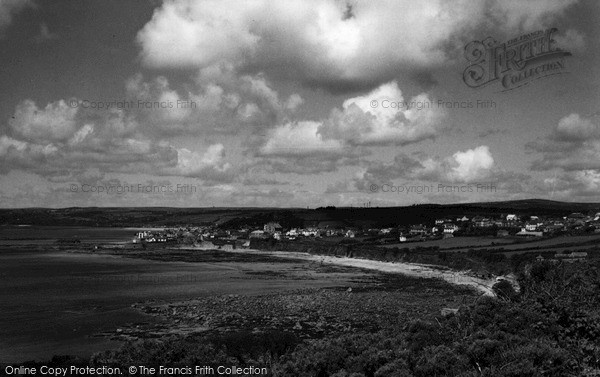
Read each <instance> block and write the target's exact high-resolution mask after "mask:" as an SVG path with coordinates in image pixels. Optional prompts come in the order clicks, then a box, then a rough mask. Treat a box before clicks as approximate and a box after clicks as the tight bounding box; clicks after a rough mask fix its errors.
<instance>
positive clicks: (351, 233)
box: [344, 230, 356, 238]
mask: <svg viewBox="0 0 600 377" xmlns="http://www.w3.org/2000/svg"><path fill="white" fill-rule="evenodd" d="M344 237H346V238H354V237H356V233H355V232H354V231H353V230H347V231H346V234H344Z"/></svg>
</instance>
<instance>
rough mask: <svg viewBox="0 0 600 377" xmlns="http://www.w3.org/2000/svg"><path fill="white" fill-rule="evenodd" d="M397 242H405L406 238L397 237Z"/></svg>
mask: <svg viewBox="0 0 600 377" xmlns="http://www.w3.org/2000/svg"><path fill="white" fill-rule="evenodd" d="M398 241H400V242H406V236H400V237H398Z"/></svg>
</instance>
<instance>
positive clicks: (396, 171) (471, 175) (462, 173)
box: [362, 145, 495, 183]
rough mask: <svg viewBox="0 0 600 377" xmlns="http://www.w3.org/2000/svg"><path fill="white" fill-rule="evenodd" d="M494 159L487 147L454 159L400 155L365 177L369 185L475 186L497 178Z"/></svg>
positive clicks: (371, 169)
mask: <svg viewBox="0 0 600 377" xmlns="http://www.w3.org/2000/svg"><path fill="white" fill-rule="evenodd" d="M494 176H495V170H494V158H493V157H492V154H491V152H490V150H489V148H488V147H487V146H485V145H482V146H478V147H476V148H473V149H467V150H465V151H458V152H456V153H454V154H453V155H452V156H449V157H445V158H436V157H430V156H426V157H423V158H422V159H421V160H418V159H416V158H414V157H410V156H408V155H406V154H399V155H397V156H396V157H395V158H394V161H393V162H391V163H383V162H377V163H373V164H372V165H371V166H369V167H368V169H367V170H366V171H365V172H364V174H363V175H362V180H363V181H365V182H375V183H385V182H391V181H393V180H394V179H397V178H405V179H413V180H426V181H433V182H445V183H472V182H481V181H485V180H489V179H491V178H494Z"/></svg>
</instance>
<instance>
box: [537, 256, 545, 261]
mask: <svg viewBox="0 0 600 377" xmlns="http://www.w3.org/2000/svg"><path fill="white" fill-rule="evenodd" d="M535 260H536V261H538V262H543V261H544V257H543V256H541V255H538V256H537V257H535Z"/></svg>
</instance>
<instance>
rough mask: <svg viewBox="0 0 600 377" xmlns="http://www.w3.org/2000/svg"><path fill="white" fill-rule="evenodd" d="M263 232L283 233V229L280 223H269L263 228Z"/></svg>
mask: <svg viewBox="0 0 600 377" xmlns="http://www.w3.org/2000/svg"><path fill="white" fill-rule="evenodd" d="M263 230H264V231H265V232H266V233H270V234H273V233H275V232H277V231H280V232H281V230H283V228H282V227H281V225H279V223H275V222H269V223H266V224H265V226H264V227H263Z"/></svg>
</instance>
